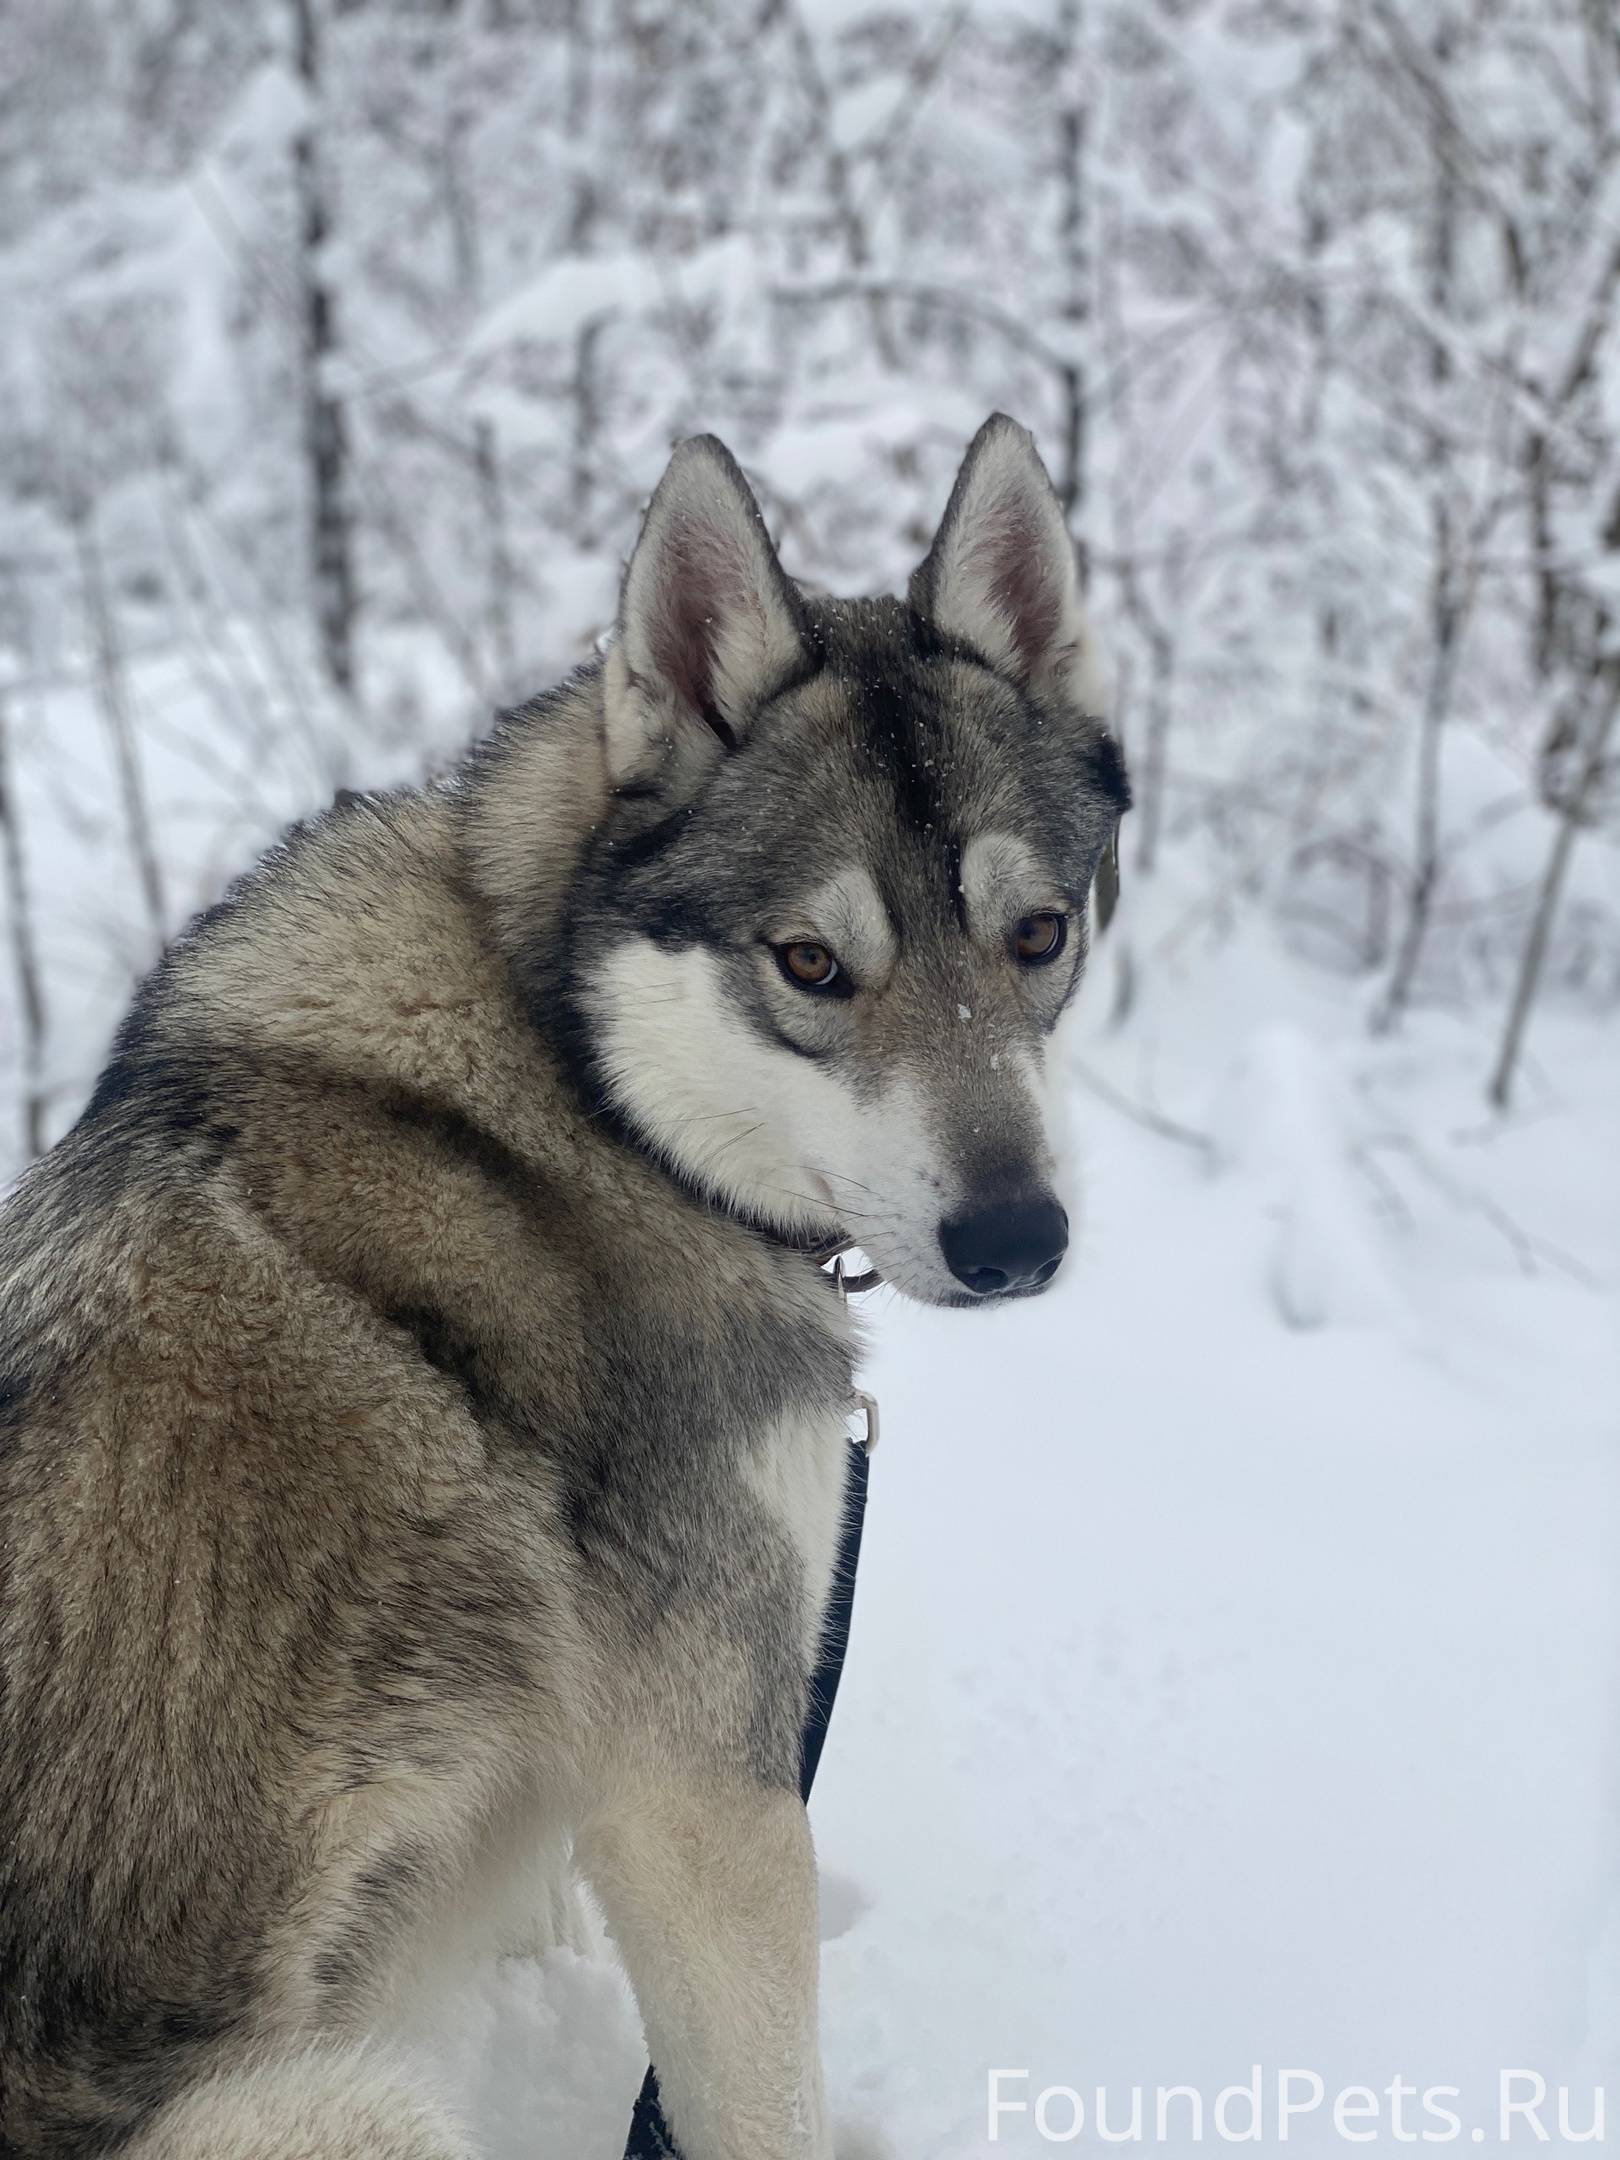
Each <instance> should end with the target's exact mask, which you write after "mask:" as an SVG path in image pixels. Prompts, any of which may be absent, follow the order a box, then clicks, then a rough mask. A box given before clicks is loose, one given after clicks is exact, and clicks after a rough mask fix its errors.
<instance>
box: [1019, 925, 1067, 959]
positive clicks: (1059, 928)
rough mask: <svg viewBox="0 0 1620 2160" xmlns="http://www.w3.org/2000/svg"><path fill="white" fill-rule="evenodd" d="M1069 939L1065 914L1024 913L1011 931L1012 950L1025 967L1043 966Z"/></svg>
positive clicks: (1056, 954)
mask: <svg viewBox="0 0 1620 2160" xmlns="http://www.w3.org/2000/svg"><path fill="white" fill-rule="evenodd" d="M1068 939H1069V918H1068V917H1067V915H1057V914H1041V915H1026V916H1025V917H1024V919H1023V921H1022V922H1021V923H1020V924H1019V925H1018V928H1017V929H1016V930H1015V931H1014V932H1013V951H1014V952H1015V953H1016V954H1017V955H1018V958H1019V960H1020V961H1021V962H1022V963H1023V965H1024V966H1025V967H1045V966H1046V965H1047V963H1048V961H1051V960H1055V959H1056V958H1057V956H1058V954H1059V953H1060V952H1061V951H1062V950H1063V948H1064V946H1065V945H1066V944H1067V943H1068Z"/></svg>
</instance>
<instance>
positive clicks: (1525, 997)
mask: <svg viewBox="0 0 1620 2160" xmlns="http://www.w3.org/2000/svg"><path fill="white" fill-rule="evenodd" d="M1604 672H1605V677H1606V684H1607V697H1606V700H1605V703H1604V705H1603V709H1602V712H1601V713H1600V714H1599V716H1598V719H1597V721H1596V723H1595V724H1594V726H1593V729H1592V736H1591V740H1590V741H1589V743H1588V744H1587V747H1586V756H1585V757H1584V758H1583V760H1582V761H1581V769H1580V772H1579V774H1578V775H1577V777H1576V780H1575V784H1574V786H1573V787H1572V788H1571V790H1570V791H1569V794H1568V796H1567V798H1566V799H1565V801H1564V803H1563V804H1562V805H1561V811H1562V814H1561V816H1560V818H1559V822H1558V831H1557V833H1556V834H1555V835H1554V838H1553V844H1552V852H1551V854H1550V855H1549V856H1548V858H1547V872H1546V875H1545V877H1544V878H1543V879H1542V881H1541V891H1540V893H1539V894H1538V896H1537V899H1536V910H1535V913H1534V915H1533V916H1532V917H1531V919H1530V934H1529V936H1528V937H1527V938H1526V939H1525V943H1524V957H1523V958H1522V960H1521V961H1520V963H1519V975H1518V980H1517V982H1516V983H1515V984H1514V987H1513V1001H1512V1003H1511V1004H1510V1005H1509V1007H1508V1017H1507V1026H1506V1028H1505V1029H1504V1031H1503V1035H1502V1048H1501V1050H1500V1052H1499V1053H1498V1056H1497V1060H1496V1069H1495V1071H1494V1072H1493V1073H1492V1075H1491V1084H1490V1088H1489V1091H1488V1092H1489V1095H1490V1100H1491V1102H1492V1103H1493V1104H1494V1105H1495V1107H1496V1108H1497V1109H1498V1110H1505V1109H1506V1108H1507V1106H1508V1102H1509V1099H1510V1098H1511V1096H1512V1092H1513V1075H1514V1072H1515V1070H1516V1069H1517V1066H1518V1062H1519V1052H1520V1050H1521V1049H1522V1047H1523V1044H1524V1036H1525V1030H1526V1028H1527V1026H1528V1025H1529V1021H1530V1013H1531V1010H1532V1008H1533V1006H1534V1005H1535V1002H1536V992H1537V990H1538V989H1539V988H1540V986H1541V970H1542V966H1543V964H1544V963H1545V961H1546V958H1547V945H1548V941H1549V940H1550V938H1551V936H1552V926H1553V922H1554V919H1555V917H1556V916H1557V913H1558V902H1559V898H1560V896H1561V894H1562V892H1563V889H1564V879H1565V876H1566V875H1567V873H1568V870H1569V862H1570V857H1571V856H1572V855H1573V854H1574V852H1575V842H1576V839H1577V838H1578V836H1579V834H1580V830H1581V826H1582V823H1583V822H1584V813H1585V811H1586V807H1587V805H1588V803H1589V802H1590V801H1591V799H1592V797H1593V795H1594V794H1595V793H1596V791H1597V788H1598V784H1599V782H1600V780H1601V779H1602V776H1603V771H1604V766H1605V761H1606V759H1607V755H1608V748H1609V737H1610V736H1611V735H1612V734H1613V732H1614V722H1615V715H1616V714H1617V713H1620V662H1613V661H1611V662H1610V663H1609V665H1608V667H1607V668H1606V669H1605V671H1604Z"/></svg>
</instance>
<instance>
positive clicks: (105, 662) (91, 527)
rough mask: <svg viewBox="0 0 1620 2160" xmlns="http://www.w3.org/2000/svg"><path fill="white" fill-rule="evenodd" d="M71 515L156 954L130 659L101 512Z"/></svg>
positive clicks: (156, 917)
mask: <svg viewBox="0 0 1620 2160" xmlns="http://www.w3.org/2000/svg"><path fill="white" fill-rule="evenodd" d="M69 515H70V518H71V523H72V528H73V541H74V546H75V549H76V551H77V553H78V558H79V582H80V587H81V590H82V593H83V598H84V612H85V619H86V621H87V622H88V624H89V628H90V643H91V646H92V649H93V650H94V653H95V663H96V697H97V701H98V703H99V704H100V706H101V717H102V720H103V722H104V723H105V726H106V729H107V739H108V741H109V742H110V743H111V744H112V752H113V765H114V768H115V769H116V771H117V775H118V792H119V795H120V798H121V799H122V802H123V806H124V825H125V828H126V830H127V831H128V834H129V845H130V852H131V853H132V855H133V856H134V858H135V869H136V874H137V876H138V877H139V879H140V886H141V898H142V900H143V901H144V903H145V907H146V919H147V922H148V924H149V925H150V927H151V932H152V946H153V950H154V952H156V951H160V950H161V949H162V945H163V939H164V922H165V914H166V910H165V908H164V901H163V872H162V870H161V868H160V867H159V863H158V853H157V846H156V843H155V841H154V839H153V835H152V817H151V812H150V810H149V809H148V807H147V801H146V785H145V782H144V780H143V779H142V776H141V761H140V753H139V751H138V749H137V747H136V742H135V727H134V723H133V721H132V720H131V718H130V711H129V697H128V693H127V688H126V685H125V681H124V658H123V653H122V651H121V650H120V648H119V643H118V626H117V624H116V622H115V621H114V618H113V611H112V603H111V599H110V597H109V595H108V592H107V579H106V572H105V570H104V568H103V565H102V560H101V547H100V543H99V541H98V539H97V537H96V520H95V512H94V511H93V510H92V509H91V508H90V506H89V504H87V503H80V504H77V505H75V507H74V508H73V509H72V511H71V512H70V513H69Z"/></svg>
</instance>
